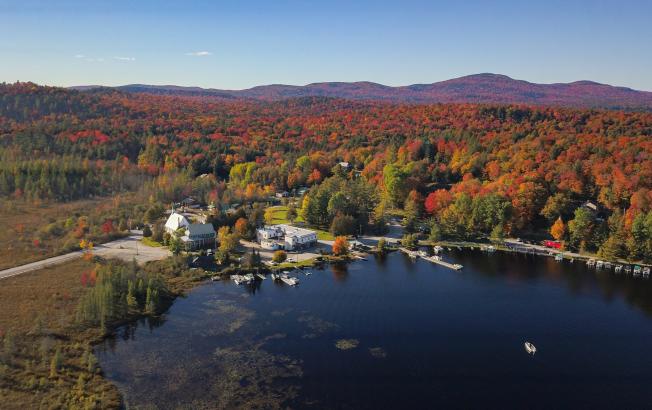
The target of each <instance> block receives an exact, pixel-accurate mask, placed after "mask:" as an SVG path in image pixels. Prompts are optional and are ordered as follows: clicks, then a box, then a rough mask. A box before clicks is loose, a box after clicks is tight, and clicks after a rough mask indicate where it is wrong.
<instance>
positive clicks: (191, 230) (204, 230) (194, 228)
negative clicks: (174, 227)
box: [186, 224, 215, 236]
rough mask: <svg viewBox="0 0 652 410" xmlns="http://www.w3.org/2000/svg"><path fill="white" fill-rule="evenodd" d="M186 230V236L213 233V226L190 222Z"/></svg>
mask: <svg viewBox="0 0 652 410" xmlns="http://www.w3.org/2000/svg"><path fill="white" fill-rule="evenodd" d="M186 230H187V234H188V236H195V235H215V228H213V225H212V224H190V225H188V227H187V228H186Z"/></svg>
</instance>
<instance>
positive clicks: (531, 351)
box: [523, 342, 537, 355]
mask: <svg viewBox="0 0 652 410" xmlns="http://www.w3.org/2000/svg"><path fill="white" fill-rule="evenodd" d="M523 346H524V347H525V351H526V352H528V354H531V355H534V354H535V353H536V352H537V348H536V347H535V346H534V345H533V344H532V343H530V342H525V343H524V344H523Z"/></svg>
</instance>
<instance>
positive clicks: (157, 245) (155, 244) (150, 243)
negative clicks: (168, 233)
mask: <svg viewBox="0 0 652 410" xmlns="http://www.w3.org/2000/svg"><path fill="white" fill-rule="evenodd" d="M142 241H143V245H147V246H151V247H154V248H160V247H161V246H163V244H161V243H159V242H156V241H155V240H153V239H152V238H143V239H142Z"/></svg>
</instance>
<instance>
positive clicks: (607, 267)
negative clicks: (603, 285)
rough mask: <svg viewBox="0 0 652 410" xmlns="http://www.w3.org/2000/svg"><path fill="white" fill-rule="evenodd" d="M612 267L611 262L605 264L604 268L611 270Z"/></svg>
mask: <svg viewBox="0 0 652 410" xmlns="http://www.w3.org/2000/svg"><path fill="white" fill-rule="evenodd" d="M611 266H612V265H611V262H605V263H604V268H605V269H611Z"/></svg>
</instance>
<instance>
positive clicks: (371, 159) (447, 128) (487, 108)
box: [0, 83, 652, 260]
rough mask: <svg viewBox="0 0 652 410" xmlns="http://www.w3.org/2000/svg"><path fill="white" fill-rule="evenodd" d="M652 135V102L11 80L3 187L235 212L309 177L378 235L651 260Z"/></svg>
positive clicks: (323, 208)
mask: <svg viewBox="0 0 652 410" xmlns="http://www.w3.org/2000/svg"><path fill="white" fill-rule="evenodd" d="M651 136H652V114H650V113H644V112H621V111H607V110H577V109H567V108H542V107H531V106H515V105H473V104H444V105H442V104H437V105H401V104H391V103H379V102H368V101H349V100H342V99H331V98H325V97H306V98H298V99H290V100H283V101H276V102H260V101H226V102H225V101H218V100H214V99H211V98H209V97H185V98H182V97H175V96H155V95H148V94H131V93H127V92H122V91H116V90H109V89H94V90H90V91H83V92H82V91H75V90H64V89H59V88H50V87H40V86H36V85H34V84H30V83H20V84H4V85H0V158H1V159H2V162H1V165H0V195H2V196H4V197H7V198H15V199H20V200H26V201H32V200H55V201H69V200H72V199H76V198H84V197H88V196H90V195H106V194H111V193H114V192H120V191H125V190H135V189H137V188H139V187H142V186H147V187H149V189H151V192H152V195H153V197H154V199H153V200H157V201H160V202H162V203H166V202H167V201H171V200H175V199H176V200H178V199H179V198H178V197H179V196H181V195H189V194H194V195H196V196H199V197H200V198H201V199H202V200H204V201H206V202H208V203H214V204H215V205H224V206H228V205H230V204H233V203H243V202H253V201H256V200H262V199H264V198H267V197H269V195H270V194H272V193H273V192H275V191H280V190H292V189H296V188H300V187H304V186H305V187H312V189H311V190H310V191H309V193H308V194H307V199H306V200H304V201H303V207H304V209H303V211H304V214H305V217H306V219H307V220H308V221H310V222H313V223H315V224H318V225H324V226H327V225H331V224H333V221H334V220H335V219H336V218H339V221H338V222H339V223H341V222H342V221H341V219H342V218H352V219H353V221H358V222H359V223H358V224H357V225H356V226H358V228H359V229H361V230H365V229H372V228H373V229H376V228H377V227H378V226H379V225H382V221H383V220H384V218H385V215H386V213H387V212H390V211H391V210H393V209H395V210H401V211H402V213H403V214H404V215H405V219H406V223H408V226H412V227H413V229H417V227H419V226H420V225H422V224H426V225H427V228H428V230H430V231H431V232H432V235H433V236H440V237H449V238H465V237H477V236H479V235H491V236H495V237H501V236H502V235H519V234H523V233H528V232H530V233H531V232H545V233H547V232H551V233H552V235H553V236H554V237H556V238H558V239H561V240H565V241H566V243H567V246H568V247H569V248H583V249H586V250H594V251H597V250H600V251H601V252H602V253H605V254H608V255H609V256H619V257H630V258H633V259H637V260H638V259H641V258H644V257H645V258H650V256H651V255H652V213H651V212H650V211H651V209H652V191H650V189H652V157H651V154H652V141H651V140H650V137H651ZM340 162H348V163H349V167H348V168H347V167H342V166H339V165H338V164H339V163H340ZM199 176H202V177H201V178H198V177H199ZM325 181H329V182H328V183H326V184H324V182H325ZM337 193H341V195H337V196H336V195H335V194H337ZM353 196H356V197H364V198H367V199H368V201H366V202H365V203H356V201H354V200H352V197H353ZM335 197H337V198H338V199H337V200H336V201H335V203H331V202H333V201H331V200H330V199H331V198H335ZM585 201H592V202H593V203H595V204H596V205H597V208H596V210H595V211H594V212H591V211H590V208H588V209H587V208H586V207H582V206H581V205H582V204H583V203H584V202H585ZM358 202H359V201H358ZM218 208H219V206H218ZM311 218H312V221H311ZM551 227H554V228H553V229H552V231H550V228H551Z"/></svg>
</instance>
